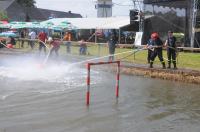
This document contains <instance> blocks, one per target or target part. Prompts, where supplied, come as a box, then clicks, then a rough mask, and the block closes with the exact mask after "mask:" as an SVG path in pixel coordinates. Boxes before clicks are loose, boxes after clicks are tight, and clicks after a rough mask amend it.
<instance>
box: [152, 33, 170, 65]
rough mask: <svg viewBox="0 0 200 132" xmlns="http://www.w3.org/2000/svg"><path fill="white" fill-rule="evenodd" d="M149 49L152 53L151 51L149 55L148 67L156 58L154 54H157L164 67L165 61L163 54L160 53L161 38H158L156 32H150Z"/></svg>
mask: <svg viewBox="0 0 200 132" xmlns="http://www.w3.org/2000/svg"><path fill="white" fill-rule="evenodd" d="M151 40H152V42H151V45H152V46H151V49H150V50H152V53H151V57H150V68H153V62H154V60H155V58H156V56H158V58H159V60H160V62H161V63H162V68H163V69H165V68H166V67H165V62H164V59H163V54H162V47H163V42H162V41H161V39H160V38H159V35H158V33H156V32H155V33H152V34H151Z"/></svg>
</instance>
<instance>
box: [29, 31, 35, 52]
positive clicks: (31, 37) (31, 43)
mask: <svg viewBox="0 0 200 132" xmlns="http://www.w3.org/2000/svg"><path fill="white" fill-rule="evenodd" d="M28 35H29V37H30V39H31V40H30V46H31V49H33V48H34V45H35V39H36V33H35V32H34V31H33V30H32V31H31V32H30V33H29V34H28Z"/></svg>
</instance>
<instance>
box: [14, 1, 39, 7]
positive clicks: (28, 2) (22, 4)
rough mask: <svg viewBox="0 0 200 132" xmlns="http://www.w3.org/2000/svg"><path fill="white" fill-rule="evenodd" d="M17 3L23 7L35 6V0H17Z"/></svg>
mask: <svg viewBox="0 0 200 132" xmlns="http://www.w3.org/2000/svg"><path fill="white" fill-rule="evenodd" d="M17 3H19V4H20V5H21V6H23V7H35V3H36V2H35V0H17Z"/></svg>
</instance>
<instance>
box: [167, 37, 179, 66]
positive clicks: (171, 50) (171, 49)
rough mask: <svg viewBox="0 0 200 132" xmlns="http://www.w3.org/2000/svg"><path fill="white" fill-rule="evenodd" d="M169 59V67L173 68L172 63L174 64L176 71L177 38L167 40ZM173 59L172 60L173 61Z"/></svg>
mask: <svg viewBox="0 0 200 132" xmlns="http://www.w3.org/2000/svg"><path fill="white" fill-rule="evenodd" d="M167 46H168V47H167V57H168V67H167V68H171V62H173V64H174V69H176V68H177V67H176V37H174V36H172V37H168V39H167ZM171 59H172V60H171Z"/></svg>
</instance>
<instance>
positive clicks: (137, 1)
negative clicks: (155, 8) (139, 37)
mask: <svg viewBox="0 0 200 132" xmlns="http://www.w3.org/2000/svg"><path fill="white" fill-rule="evenodd" d="M132 2H133V5H134V9H135V10H138V11H139V13H138V17H139V20H138V21H139V32H143V31H144V6H143V0H132Z"/></svg>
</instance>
